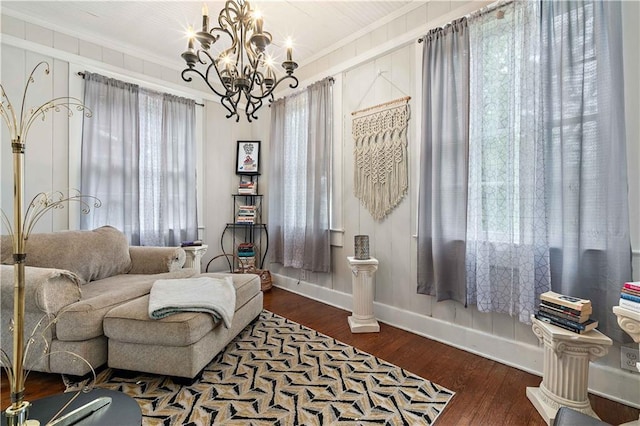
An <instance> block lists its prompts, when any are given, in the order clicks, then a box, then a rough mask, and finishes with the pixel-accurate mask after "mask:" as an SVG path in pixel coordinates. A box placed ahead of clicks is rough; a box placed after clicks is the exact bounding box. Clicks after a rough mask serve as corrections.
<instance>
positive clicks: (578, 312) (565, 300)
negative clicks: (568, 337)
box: [535, 291, 598, 334]
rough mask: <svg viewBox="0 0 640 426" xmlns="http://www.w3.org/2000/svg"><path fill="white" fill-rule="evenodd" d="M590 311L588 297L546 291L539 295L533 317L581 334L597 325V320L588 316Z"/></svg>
mask: <svg viewBox="0 0 640 426" xmlns="http://www.w3.org/2000/svg"><path fill="white" fill-rule="evenodd" d="M592 312H593V307H592V306H591V301H590V300H588V299H580V298H578V297H572V296H566V295H564V294H559V293H555V292H553V291H547V292H546V293H542V294H541V295H540V306H539V307H538V310H537V311H536V313H535V317H536V318H537V319H538V320H540V321H544V322H546V323H549V324H553V325H555V326H558V327H561V328H564V329H565V330H569V331H573V332H574V333H578V334H583V333H586V332H587V331H591V330H593V329H594V328H596V327H597V326H598V321H596V320H595V319H593V318H591V317H590V316H591V313H592Z"/></svg>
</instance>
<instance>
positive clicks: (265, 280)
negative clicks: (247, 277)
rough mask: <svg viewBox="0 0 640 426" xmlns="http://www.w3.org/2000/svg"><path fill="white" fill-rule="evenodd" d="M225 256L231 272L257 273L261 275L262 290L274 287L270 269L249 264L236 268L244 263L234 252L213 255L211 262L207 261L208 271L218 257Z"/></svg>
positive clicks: (206, 269)
mask: <svg viewBox="0 0 640 426" xmlns="http://www.w3.org/2000/svg"><path fill="white" fill-rule="evenodd" d="M221 257H224V258H226V259H227V263H228V264H229V272H231V273H232V274H256V275H258V276H259V277H260V290H262V291H267V290H270V289H271V287H273V279H272V278H271V272H269V270H268V269H258V268H256V267H255V266H253V265H248V266H246V267H242V268H240V269H234V268H233V267H234V265H235V264H238V265H242V260H241V259H240V257H238V256H237V255H235V254H232V253H222V254H218V255H216V256H213V257H212V258H211V260H210V261H209V263H207V267H206V268H205V271H206V272H209V265H211V262H213V261H214V260H216V259H219V258H221Z"/></svg>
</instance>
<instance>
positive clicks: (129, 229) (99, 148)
mask: <svg viewBox="0 0 640 426" xmlns="http://www.w3.org/2000/svg"><path fill="white" fill-rule="evenodd" d="M85 105H87V106H88V107H89V108H90V109H91V110H92V111H93V116H92V117H90V118H85V119H84V122H83V136H82V173H81V174H82V191H83V193H86V194H89V195H95V196H96V197H98V198H99V199H100V200H101V201H102V204H103V205H102V207H101V208H99V209H95V210H92V212H91V213H90V214H89V215H83V216H82V221H81V227H82V228H83V229H93V228H97V227H99V226H102V225H111V226H114V227H116V228H118V229H120V230H122V231H123V232H124V233H125V234H126V235H127V237H128V238H129V243H130V244H132V245H146V246H176V245H179V244H180V243H181V241H185V240H194V239H196V238H197V235H198V226H197V211H196V200H197V195H196V189H197V188H196V162H195V160H196V158H195V157H196V156H195V102H194V101H193V100H191V99H185V98H180V97H177V96H173V95H168V94H162V93H158V92H154V91H151V90H147V89H144V88H139V87H138V86H137V85H133V84H128V83H124V82H121V81H118V80H115V79H111V78H107V77H103V76H99V75H96V74H91V73H85Z"/></svg>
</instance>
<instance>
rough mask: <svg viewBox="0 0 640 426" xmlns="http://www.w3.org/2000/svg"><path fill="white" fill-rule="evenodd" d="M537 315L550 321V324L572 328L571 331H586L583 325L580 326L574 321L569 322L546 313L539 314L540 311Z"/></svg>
mask: <svg viewBox="0 0 640 426" xmlns="http://www.w3.org/2000/svg"><path fill="white" fill-rule="evenodd" d="M538 315H540V316H541V317H542V318H548V319H550V320H551V321H552V323H554V322H558V323H561V324H562V325H565V326H567V327H569V328H572V329H576V330H581V331H584V330H586V328H585V326H584V324H580V323H578V322H575V321H570V320H568V319H565V318H560V317H557V316H554V315H550V314H548V313H546V312H541V311H538Z"/></svg>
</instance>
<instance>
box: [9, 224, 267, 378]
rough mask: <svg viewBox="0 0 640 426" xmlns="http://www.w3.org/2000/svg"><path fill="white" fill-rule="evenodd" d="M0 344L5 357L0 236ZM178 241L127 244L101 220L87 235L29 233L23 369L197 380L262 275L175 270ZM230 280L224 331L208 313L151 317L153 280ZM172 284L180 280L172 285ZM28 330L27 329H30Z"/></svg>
mask: <svg viewBox="0 0 640 426" xmlns="http://www.w3.org/2000/svg"><path fill="white" fill-rule="evenodd" d="M0 259H1V260H2V265H0V268H1V276H0V292H1V293H0V295H1V306H0V307H1V310H2V312H1V319H2V324H3V326H5V327H6V328H5V329H4V331H5V332H3V333H2V340H1V344H2V349H3V350H4V351H5V352H6V353H7V354H8V355H9V356H10V357H11V353H12V350H11V348H12V345H13V341H12V334H11V333H10V332H6V331H7V330H8V327H7V325H8V324H10V321H11V318H12V316H13V274H14V268H13V266H12V265H11V263H12V246H11V240H10V238H9V237H8V236H3V237H2V241H1V257H0ZM184 263H185V252H184V250H183V249H181V248H179V247H133V246H131V247H130V246H129V245H128V243H127V239H126V237H125V235H124V234H123V233H122V232H120V231H118V230H117V229H115V228H113V227H109V226H105V227H101V228H98V229H96V230H93V231H63V232H55V233H48V234H33V235H31V236H30V238H29V240H28V244H27V261H26V265H27V267H26V268H25V270H26V271H25V273H26V283H25V286H26V305H25V321H24V323H25V342H27V341H29V340H30V339H27V335H28V334H32V337H33V339H32V343H30V344H29V350H28V353H27V356H26V359H25V365H26V367H27V368H29V369H32V370H35V371H42V372H50V373H60V374H69V375H76V376H83V375H86V374H87V373H89V372H90V371H91V368H93V369H95V368H98V367H100V366H102V365H104V364H107V365H108V366H110V367H113V368H120V369H127V370H135V371H142V372H149V373H156V374H165V375H171V376H179V377H188V378H193V377H195V376H196V375H197V374H198V372H199V371H200V370H202V368H204V367H205V366H206V365H207V364H208V363H209V362H210V361H211V360H212V359H213V357H215V355H216V354H217V353H218V352H220V351H221V350H222V349H223V348H224V347H225V346H226V345H227V344H228V343H229V342H230V341H231V340H232V339H233V338H234V337H235V336H236V335H237V334H238V333H239V332H240V331H241V330H242V329H244V328H245V327H246V326H247V325H248V324H249V323H250V322H251V321H252V320H253V319H254V318H255V317H257V316H258V315H259V313H260V312H261V311H262V292H261V291H260V278H259V277H258V276H257V275H253V274H202V275H200V274H198V272H197V271H196V270H195V269H188V268H185V269H183V265H184ZM201 276H206V277H211V278H217V279H219V278H223V277H225V276H230V277H231V278H232V280H233V287H234V289H235V291H236V304H235V312H234V315H233V322H232V323H231V324H230V327H229V328H227V327H225V326H224V325H222V324H221V321H216V320H214V317H213V316H212V315H210V314H208V313H194V312H181V313H176V314H174V315H170V316H168V317H166V318H163V319H150V317H149V313H148V304H149V293H150V291H151V288H152V287H153V284H154V282H156V281H157V280H160V279H163V280H165V279H170V280H173V279H176V280H178V279H188V278H194V277H201ZM176 282H179V281H176ZM32 332H33V333H32Z"/></svg>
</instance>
